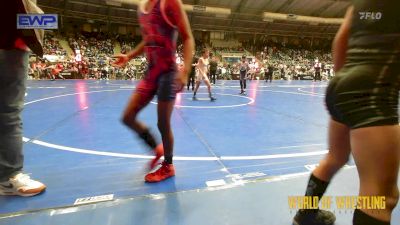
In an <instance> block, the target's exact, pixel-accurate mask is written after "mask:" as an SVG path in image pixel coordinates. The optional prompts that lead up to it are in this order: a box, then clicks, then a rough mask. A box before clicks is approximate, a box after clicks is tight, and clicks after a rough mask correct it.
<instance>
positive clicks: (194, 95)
mask: <svg viewBox="0 0 400 225" xmlns="http://www.w3.org/2000/svg"><path fill="white" fill-rule="evenodd" d="M199 87H200V81H196V87H195V89H194V92H193V99H194V100H195V99H196V94H197V90H199Z"/></svg>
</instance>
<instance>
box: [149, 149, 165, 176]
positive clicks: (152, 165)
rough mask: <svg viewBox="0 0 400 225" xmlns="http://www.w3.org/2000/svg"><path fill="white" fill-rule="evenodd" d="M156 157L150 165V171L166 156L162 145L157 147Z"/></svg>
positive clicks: (155, 150)
mask: <svg viewBox="0 0 400 225" xmlns="http://www.w3.org/2000/svg"><path fill="white" fill-rule="evenodd" d="M154 155H155V157H154V159H152V160H151V162H150V164H149V170H152V169H154V167H156V165H157V163H158V160H159V159H160V158H161V156H163V155H164V147H163V145H162V144H159V145H157V147H156V148H155V149H154Z"/></svg>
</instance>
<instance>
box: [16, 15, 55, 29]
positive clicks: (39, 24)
mask: <svg viewBox="0 0 400 225" xmlns="http://www.w3.org/2000/svg"><path fill="white" fill-rule="evenodd" d="M17 29H58V15H57V14H17Z"/></svg>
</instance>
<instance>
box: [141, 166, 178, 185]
mask: <svg viewBox="0 0 400 225" xmlns="http://www.w3.org/2000/svg"><path fill="white" fill-rule="evenodd" d="M173 176H175V168H174V165H172V164H167V163H166V162H165V161H164V162H163V163H161V167H160V168H158V169H157V170H156V171H155V172H152V173H149V174H147V175H146V176H145V177H144V180H145V181H146V182H149V183H156V182H160V181H163V180H165V179H167V178H170V177H173Z"/></svg>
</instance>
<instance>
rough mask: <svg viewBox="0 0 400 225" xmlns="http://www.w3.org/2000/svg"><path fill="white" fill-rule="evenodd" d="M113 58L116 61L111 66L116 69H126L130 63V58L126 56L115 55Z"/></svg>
mask: <svg viewBox="0 0 400 225" xmlns="http://www.w3.org/2000/svg"><path fill="white" fill-rule="evenodd" d="M113 57H114V58H115V60H114V62H112V63H111V65H113V66H115V67H124V66H125V65H126V63H128V61H129V57H128V56H127V55H125V54H119V55H114V56H113Z"/></svg>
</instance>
